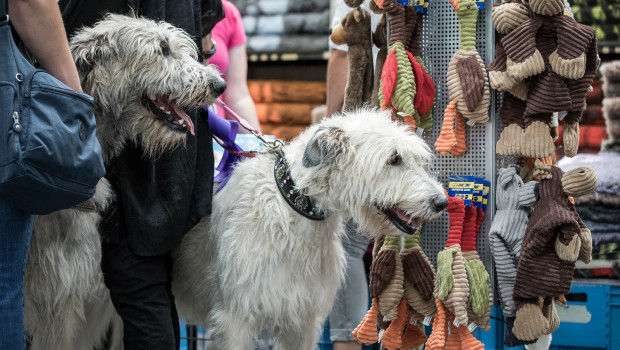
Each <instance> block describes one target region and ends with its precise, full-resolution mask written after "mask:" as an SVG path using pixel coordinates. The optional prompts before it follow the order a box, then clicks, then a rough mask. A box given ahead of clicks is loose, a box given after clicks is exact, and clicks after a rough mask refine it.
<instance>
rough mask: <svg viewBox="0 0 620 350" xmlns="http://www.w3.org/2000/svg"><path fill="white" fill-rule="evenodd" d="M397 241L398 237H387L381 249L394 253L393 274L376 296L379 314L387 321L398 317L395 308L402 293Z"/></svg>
mask: <svg viewBox="0 0 620 350" xmlns="http://www.w3.org/2000/svg"><path fill="white" fill-rule="evenodd" d="M398 240H399V239H398V237H393V236H388V237H386V238H385V241H384V243H383V247H381V250H392V251H394V252H395V254H394V255H393V257H394V262H395V267H394V274H393V275H392V278H391V279H390V281H389V282H388V284H387V285H386V286H385V288H384V289H383V291H382V292H381V293H380V294H379V295H378V297H379V312H381V315H383V316H384V317H385V318H387V319H388V320H393V319H396V318H397V317H398V313H397V312H398V311H397V307H398V303H399V302H400V300H401V299H402V297H403V293H404V290H403V282H404V279H405V278H404V272H403V264H402V262H401V261H400V256H399V255H398V254H397V253H398ZM379 254H381V251H379Z"/></svg>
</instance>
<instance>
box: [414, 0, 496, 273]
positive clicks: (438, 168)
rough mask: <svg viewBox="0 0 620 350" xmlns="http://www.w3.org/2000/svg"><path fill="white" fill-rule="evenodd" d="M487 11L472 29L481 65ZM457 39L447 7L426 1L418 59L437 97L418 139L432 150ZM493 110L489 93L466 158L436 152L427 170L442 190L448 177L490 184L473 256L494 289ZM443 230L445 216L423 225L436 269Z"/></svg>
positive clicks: (488, 56) (489, 37)
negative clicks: (491, 233) (430, 121)
mask: <svg viewBox="0 0 620 350" xmlns="http://www.w3.org/2000/svg"><path fill="white" fill-rule="evenodd" d="M492 5H493V1H487V2H486V3H485V6H484V10H480V12H479V15H478V25H477V28H476V48H477V50H478V52H479V53H480V56H481V57H482V59H483V60H484V62H485V65H486V64H488V63H489V62H490V61H491V60H492V59H493V56H494V52H493V51H494V48H495V44H494V40H495V37H494V35H495V31H494V29H493V26H492V23H491V9H492V7H493V6H492ZM459 38H460V32H459V22H458V20H457V16H456V12H455V11H454V9H453V8H452V5H451V4H450V2H449V1H447V0H436V1H431V2H430V4H429V7H428V14H427V16H426V17H425V18H424V26H423V29H422V58H423V60H424V64H425V65H426V67H427V69H428V71H429V74H430V75H431V77H432V79H433V81H434V82H435V87H436V91H437V95H436V97H435V104H434V110H433V120H434V125H433V129H432V130H430V132H429V131H426V132H425V133H424V135H423V138H424V139H425V141H426V142H427V143H428V144H429V145H431V147H432V145H434V143H435V140H436V139H437V137H438V136H439V132H440V130H441V124H442V121H443V113H444V110H445V108H446V106H447V105H448V103H449V101H450V95H449V93H448V86H447V84H446V74H447V72H448V65H449V63H450V59H452V56H453V55H454V53H455V52H456V51H457V50H458V48H459ZM497 110H498V108H497V106H496V96H495V92H494V91H493V90H491V108H490V110H489V122H487V123H486V124H475V125H473V126H468V127H467V129H468V130H467V152H466V153H465V154H464V155H463V156H458V157H455V156H452V155H440V154H438V153H437V152H435V155H436V160H435V162H434V166H433V167H432V169H431V173H432V174H433V175H434V176H436V178H437V179H438V180H439V181H440V182H441V183H442V184H443V185H444V187H446V188H447V185H448V178H449V176H450V175H451V174H454V175H476V176H481V177H484V178H485V179H486V180H488V181H490V182H491V189H490V195H489V201H488V206H487V211H486V215H485V219H484V222H483V225H482V227H481V229H480V232H479V233H478V243H477V250H478V253H479V254H480V259H481V260H482V262H483V263H484V265H485V267H486V268H487V271H488V272H489V275H490V276H491V282H492V283H494V273H493V259H492V255H491V249H490V247H489V241H488V232H489V229H490V226H491V222H492V221H493V214H494V211H495V176H496V175H495V174H496V157H495V142H496V139H497V137H498V135H499V132H498V129H499V128H498V125H496V124H497V123H496V119H497V118H496V114H497ZM448 230H449V220H448V214H447V212H446V213H444V214H443V215H442V217H441V218H440V219H439V220H437V221H434V222H429V223H427V224H426V225H425V226H424V229H423V231H422V247H423V248H424V251H425V252H426V254H427V255H428V257H429V258H430V259H431V261H432V262H433V264H435V265H436V264H437V253H438V252H440V251H441V250H443V249H444V246H445V243H446V238H447V237H448Z"/></svg>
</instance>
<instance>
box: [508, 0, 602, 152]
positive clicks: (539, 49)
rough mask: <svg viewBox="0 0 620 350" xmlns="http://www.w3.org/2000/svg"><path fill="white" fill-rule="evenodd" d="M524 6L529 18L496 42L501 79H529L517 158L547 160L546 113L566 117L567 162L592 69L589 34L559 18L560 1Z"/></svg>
mask: <svg viewBox="0 0 620 350" xmlns="http://www.w3.org/2000/svg"><path fill="white" fill-rule="evenodd" d="M529 6H530V8H531V10H532V11H533V13H534V15H532V16H530V18H528V19H527V20H526V21H524V22H523V23H521V24H520V25H518V26H517V27H516V28H515V29H514V30H512V31H511V32H510V33H508V34H506V35H505V36H503V37H502V38H501V42H502V45H503V48H504V51H505V54H506V64H507V67H506V71H507V73H508V74H509V75H510V76H511V77H512V78H513V79H515V80H516V81H521V80H524V79H526V78H529V79H528V86H529V89H528V94H527V101H526V104H525V112H524V122H525V131H524V135H523V144H522V147H521V151H522V152H521V155H522V156H526V157H532V158H544V157H548V156H550V155H551V154H552V153H553V152H554V150H555V149H554V146H553V138H552V136H551V134H550V124H551V122H552V113H554V112H560V111H566V112H567V115H566V117H565V118H564V135H563V139H564V150H565V153H566V155H568V156H573V155H574V154H575V153H576V152H577V146H578V144H579V121H580V119H581V113H582V112H583V110H584V109H585V97H586V94H587V90H588V88H589V87H590V84H591V83H592V79H593V78H594V74H595V73H596V68H597V55H598V53H597V46H596V37H595V31H594V30H593V29H592V28H590V27H588V26H585V25H582V24H579V23H577V22H576V21H575V20H574V19H573V18H571V17H570V16H565V15H563V11H564V1H563V0H530V1H529Z"/></svg>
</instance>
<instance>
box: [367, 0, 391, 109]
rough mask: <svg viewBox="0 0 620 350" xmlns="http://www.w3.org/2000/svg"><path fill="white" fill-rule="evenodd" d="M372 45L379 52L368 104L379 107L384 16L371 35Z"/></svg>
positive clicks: (385, 49) (384, 36) (385, 28)
mask: <svg viewBox="0 0 620 350" xmlns="http://www.w3.org/2000/svg"><path fill="white" fill-rule="evenodd" d="M370 3H371V4H374V3H375V2H374V1H371V2H370ZM375 6H376V5H375ZM372 43H373V45H375V46H376V47H378V48H379V52H378V53H377V62H376V63H375V77H374V83H373V85H372V95H371V98H370V102H371V103H372V105H373V106H375V107H379V106H380V103H381V102H379V87H380V86H381V72H382V71H383V64H384V63H385V58H386V57H387V19H386V17H385V14H383V16H381V19H380V20H379V23H377V28H375V31H374V33H372Z"/></svg>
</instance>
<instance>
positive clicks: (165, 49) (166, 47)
mask: <svg viewBox="0 0 620 350" xmlns="http://www.w3.org/2000/svg"><path fill="white" fill-rule="evenodd" d="M160 46H161V53H162V54H163V55H164V56H168V55H170V45H168V42H167V41H162V42H161V44H160Z"/></svg>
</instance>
